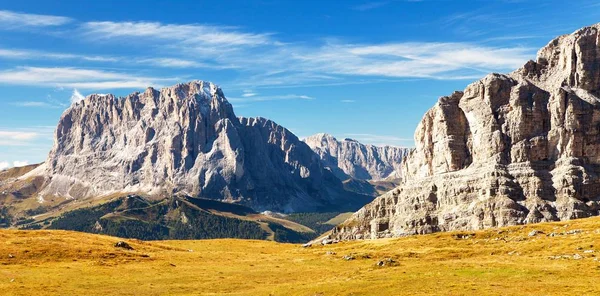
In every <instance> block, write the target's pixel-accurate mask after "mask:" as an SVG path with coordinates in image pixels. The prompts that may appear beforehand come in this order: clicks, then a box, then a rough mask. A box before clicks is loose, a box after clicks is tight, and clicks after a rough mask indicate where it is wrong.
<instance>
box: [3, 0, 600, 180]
mask: <svg viewBox="0 0 600 296" xmlns="http://www.w3.org/2000/svg"><path fill="white" fill-rule="evenodd" d="M596 22H600V2H599V1H589V0H582V1H568V2H565V1H525V0H523V1H519V0H512V1H510V0H505V1H427V0H424V1H392V0H390V1H385V0H382V1H358V0H357V1H341V0H340V1H333V0H330V1H327V0H322V1H312V0H305V1H271V0H264V1H241V0H240V1H225V0H221V1H134V0H129V1H111V0H104V1H28V0H20V1H6V0H0V168H5V167H10V166H13V165H22V164H25V163H35V162H41V161H43V160H44V159H45V157H46V155H47V153H48V151H49V150H50V148H51V146H52V134H53V132H54V127H55V125H56V123H57V122H58V119H59V118H60V115H61V113H62V112H63V111H64V110H65V109H66V108H68V106H69V105H70V104H71V101H72V100H78V99H80V98H81V96H86V95H88V94H91V93H114V94H115V95H126V94H128V93H131V92H133V91H140V90H143V89H144V88H145V87H147V86H154V87H161V86H169V85H173V84H176V83H178V82H185V81H190V80H196V79H200V80H209V81H212V82H215V83H217V84H218V85H220V86H221V87H222V89H223V91H224V92H225V95H226V96H227V97H228V98H229V100H230V101H231V102H232V104H233V105H234V109H235V112H236V114H237V115H238V116H262V117H267V118H270V119H273V120H274V121H276V122H278V123H279V124H281V125H283V126H285V127H287V128H288V129H290V130H292V131H293V132H294V133H295V134H296V135H298V136H299V137H304V136H308V135H311V134H314V133H317V132H327V133H331V134H333V135H335V136H336V137H338V138H346V137H350V138H354V139H358V140H359V141H362V142H365V143H372V144H378V145H383V144H390V145H397V146H412V145H413V140H412V138H413V133H414V129H415V127H416V126H417V124H418V122H419V121H420V119H421V117H422V115H423V113H424V112H425V111H426V110H427V109H429V108H430V107H431V106H432V105H433V104H434V103H435V102H436V101H437V98H438V97H440V96H443V95H448V94H450V93H452V91H454V90H462V89H464V87H465V86H466V85H468V84H469V83H471V82H472V81H474V80H476V79H478V78H481V77H483V76H484V75H485V74H486V73H488V72H510V71H512V70H513V69H515V68H517V67H519V66H520V65H522V64H523V63H524V62H526V61H527V60H528V59H534V58H535V53H536V51H537V49H539V48H540V47H542V46H544V45H545V44H546V43H547V42H548V41H550V40H551V39H552V38H553V37H555V36H558V35H561V34H567V33H571V32H573V31H574V30H576V29H578V28H579V27H583V26H586V25H590V24H593V23H596Z"/></svg>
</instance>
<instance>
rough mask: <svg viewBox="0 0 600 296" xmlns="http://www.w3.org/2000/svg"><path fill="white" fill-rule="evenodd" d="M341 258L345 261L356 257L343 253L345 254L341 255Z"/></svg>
mask: <svg viewBox="0 0 600 296" xmlns="http://www.w3.org/2000/svg"><path fill="white" fill-rule="evenodd" d="M343 259H344V260H346V261H351V260H354V259H356V258H355V257H354V256H352V255H345V256H344V257H343Z"/></svg>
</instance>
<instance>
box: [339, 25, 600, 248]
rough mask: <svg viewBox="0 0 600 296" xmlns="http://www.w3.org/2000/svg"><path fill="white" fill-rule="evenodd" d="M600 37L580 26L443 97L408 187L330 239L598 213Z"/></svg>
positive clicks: (418, 142) (407, 166)
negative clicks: (507, 68)
mask: <svg viewBox="0 0 600 296" xmlns="http://www.w3.org/2000/svg"><path fill="white" fill-rule="evenodd" d="M598 40H600V24H596V25H593V26H590V27H585V28H582V29H579V30H577V31H576V32H574V33H573V34H570V35H564V36H560V37H558V38H556V39H554V40H552V41H551V42H550V43H548V45H546V46H545V47H543V48H542V49H541V50H540V51H539V52H538V56H537V59H536V61H530V62H528V63H527V64H525V65H524V66H523V67H521V68H520V69H517V70H516V71H514V72H512V73H509V74H489V75H487V76H485V77H484V78H482V79H481V80H479V81H476V82H474V83H472V84H470V85H469V86H467V88H466V89H465V90H464V91H457V92H454V93H453V94H451V95H449V96H446V97H441V98H440V99H439V100H438V102H437V103H436V104H435V105H434V106H433V107H432V108H431V109H430V110H429V111H427V112H426V113H425V115H424V116H423V119H422V120H421V122H420V123H419V125H418V126H417V129H416V131H415V146H416V149H415V150H413V151H411V152H410V153H409V154H408V155H407V156H406V157H405V158H404V160H403V162H402V166H401V171H402V172H401V175H402V182H401V184H400V185H399V186H398V187H397V188H396V189H395V190H392V191H390V192H388V193H386V194H383V195H381V196H379V197H377V198H376V199H375V200H374V201H373V202H371V203H370V204H368V205H366V206H364V207H363V208H362V209H360V210H358V211H357V212H356V213H355V214H354V215H353V216H351V217H350V218H349V219H348V220H346V221H345V222H343V223H341V224H340V225H338V226H336V227H335V228H334V229H333V230H332V235H333V236H335V237H337V238H338V239H342V240H352V239H356V238H357V237H359V235H360V236H361V237H362V238H363V239H376V238H382V237H389V236H390V235H391V236H393V237H401V236H405V235H414V234H425V233H432V232H438V231H453V230H477V229H485V228H490V227H503V226H511V225H521V224H527V223H539V222H548V221H565V220H571V219H577V218H585V217H590V216H595V215H598V213H599V212H600V195H598V194H597V193H598V192H600V129H598V126H600V47H599V46H598ZM567 234H576V233H575V232H574V231H568V232H567Z"/></svg>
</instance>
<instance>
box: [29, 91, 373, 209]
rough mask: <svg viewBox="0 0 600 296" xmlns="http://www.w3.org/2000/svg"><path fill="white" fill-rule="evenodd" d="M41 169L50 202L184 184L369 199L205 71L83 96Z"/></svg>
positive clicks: (266, 199)
mask: <svg viewBox="0 0 600 296" xmlns="http://www.w3.org/2000/svg"><path fill="white" fill-rule="evenodd" d="M33 173H37V174H41V175H43V176H45V177H46V182H45V185H44V188H43V189H42V190H41V191H40V194H39V197H38V200H39V201H40V202H42V203H43V202H44V201H46V200H49V199H50V198H53V199H56V197H62V198H67V199H74V200H85V199H92V198H97V197H102V196H110V195H115V194H120V193H138V194H147V195H150V196H154V197H156V198H161V197H165V196H170V195H173V194H175V195H189V196H193V197H204V198H211V199H217V200H221V201H227V202H236V203H240V204H243V205H246V206H250V207H252V208H254V209H255V210H258V211H262V210H273V211H283V212H293V211H314V210H326V209H331V208H336V209H337V208H340V207H341V208H347V209H348V208H352V207H355V209H356V208H358V207H360V206H362V205H364V204H365V203H367V202H368V201H369V198H368V197H366V196H361V195H357V194H353V193H349V192H346V191H344V189H343V187H342V183H341V182H340V181H339V180H338V179H337V178H335V177H334V176H333V174H331V173H330V172H329V171H328V170H326V169H324V167H323V165H322V164H321V162H320V159H319V157H318V156H317V155H316V154H315V153H313V151H312V150H311V149H310V148H309V147H308V146H307V145H306V144H305V143H304V142H302V141H300V140H299V139H298V138H297V137H296V136H295V135H293V134H292V133H291V132H290V131H288V130H287V129H285V128H283V127H281V126H279V125H277V124H276V123H274V122H272V121H270V120H266V119H262V118H241V119H238V118H237V117H236V115H235V114H234V112H233V108H232V106H231V104H229V102H227V100H226V98H225V96H224V94H223V92H222V91H221V89H219V88H218V87H217V86H216V85H214V84H212V83H209V82H203V81H194V82H190V83H186V84H178V85H176V86H173V87H168V88H163V89H161V90H155V89H153V88H148V89H146V91H144V92H143V93H133V94H131V95H128V96H127V97H123V98H115V97H114V96H113V95H91V96H88V97H87V98H86V99H85V100H82V101H81V102H78V103H75V104H74V105H73V106H71V107H70V108H69V109H68V110H66V111H65V112H64V114H63V115H62V117H61V119H60V122H59V124H58V127H57V129H56V133H55V141H54V147H53V148H52V151H51V152H50V154H49V156H48V159H47V161H46V163H45V164H44V165H43V166H41V167H40V168H37V169H36V170H35V172H33ZM63 201H64V199H63Z"/></svg>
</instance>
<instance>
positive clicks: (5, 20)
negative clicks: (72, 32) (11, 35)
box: [0, 10, 72, 29]
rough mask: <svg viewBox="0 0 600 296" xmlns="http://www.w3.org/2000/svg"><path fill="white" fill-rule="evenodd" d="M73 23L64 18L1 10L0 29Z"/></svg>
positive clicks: (69, 19)
mask: <svg viewBox="0 0 600 296" xmlns="http://www.w3.org/2000/svg"><path fill="white" fill-rule="evenodd" d="M71 21H72V19H71V18H68V17H64V16H53V15H42V14H29V13H19V12H14V11H8V10H0V29H14V28H23V27H51V26H61V25H64V24H67V23H70V22H71Z"/></svg>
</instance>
